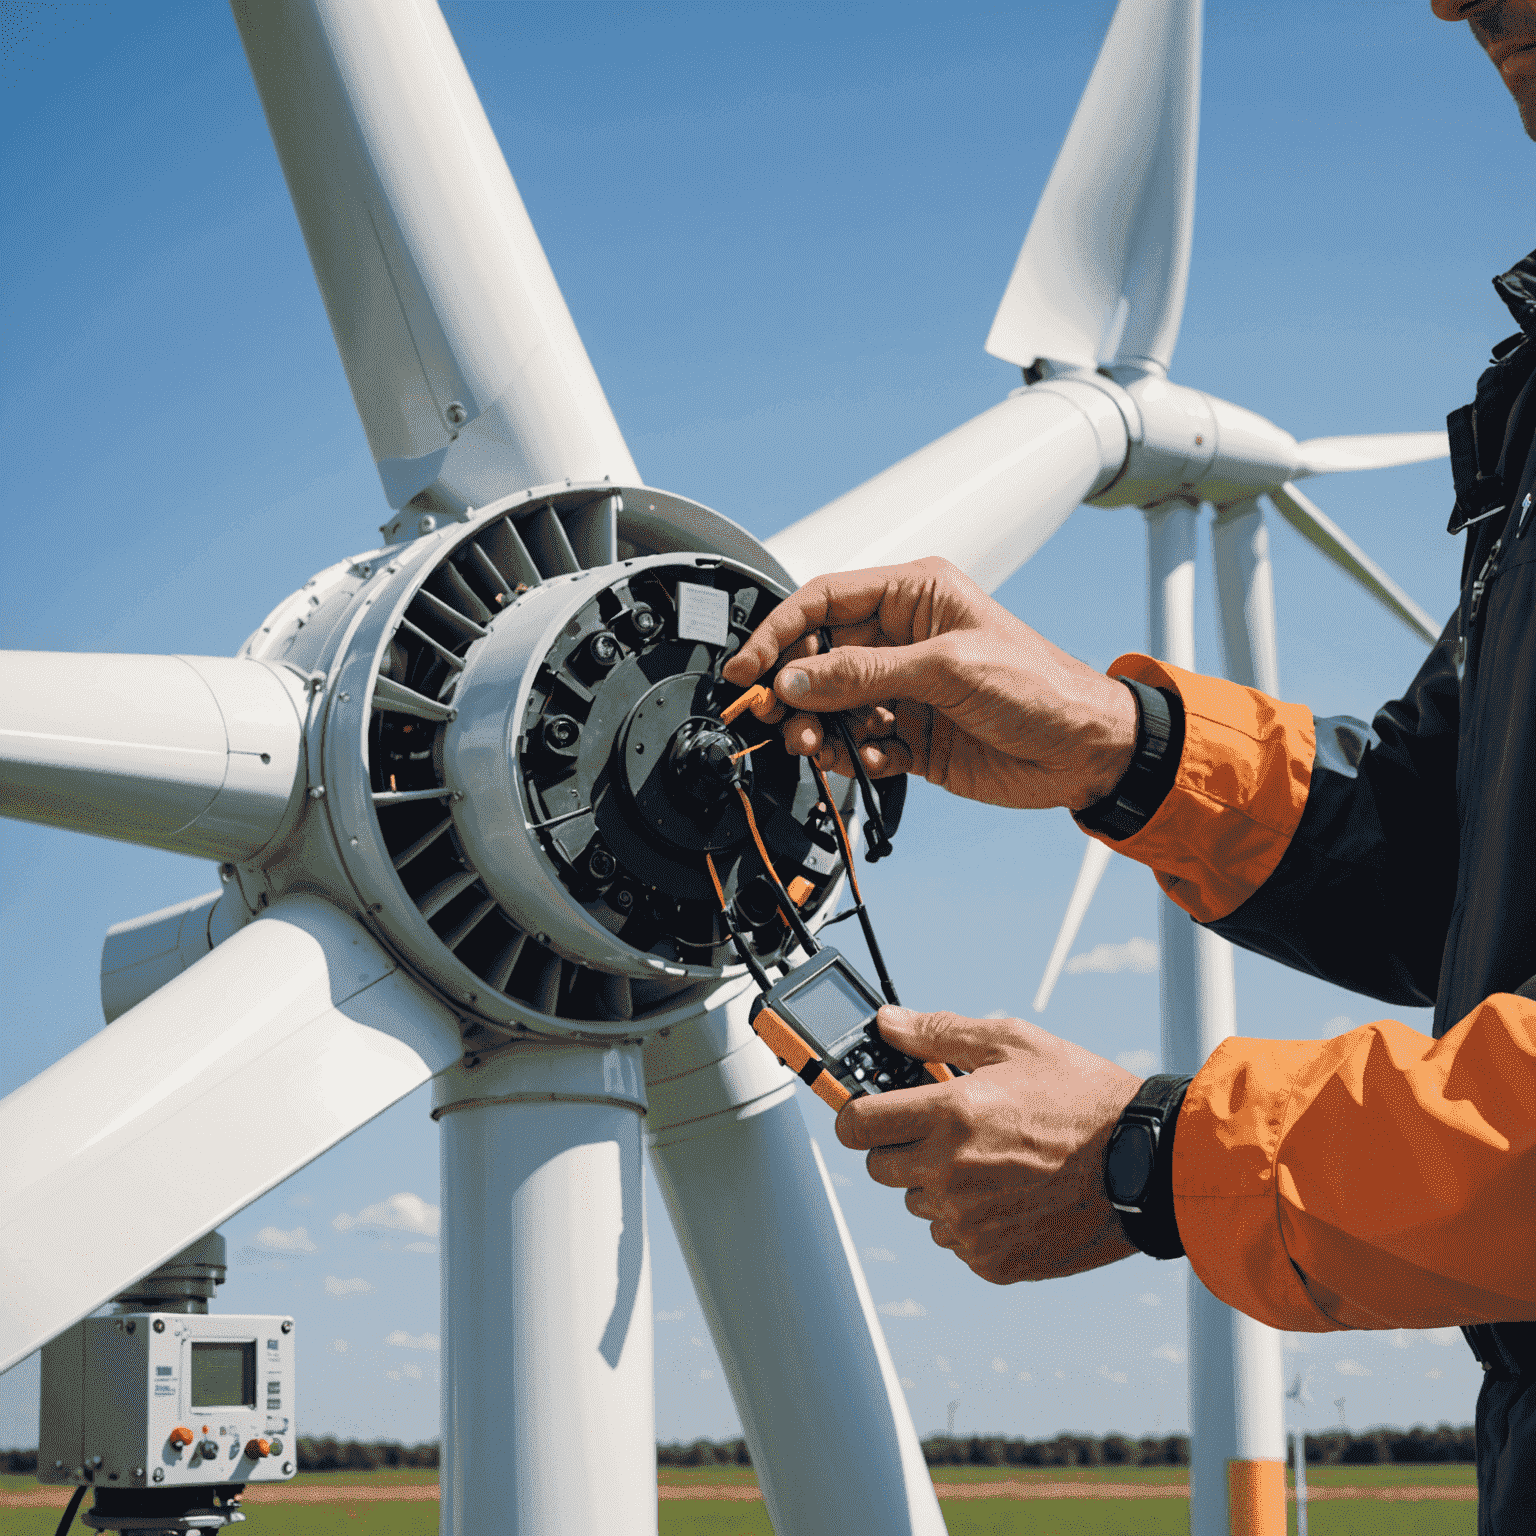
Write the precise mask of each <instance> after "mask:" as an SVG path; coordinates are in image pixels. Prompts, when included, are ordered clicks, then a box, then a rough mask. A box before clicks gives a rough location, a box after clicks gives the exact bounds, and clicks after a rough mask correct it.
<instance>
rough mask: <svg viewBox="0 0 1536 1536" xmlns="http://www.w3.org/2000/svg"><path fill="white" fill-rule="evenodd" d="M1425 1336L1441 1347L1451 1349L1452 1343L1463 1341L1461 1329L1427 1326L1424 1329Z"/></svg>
mask: <svg viewBox="0 0 1536 1536" xmlns="http://www.w3.org/2000/svg"><path fill="white" fill-rule="evenodd" d="M1424 1337H1425V1338H1426V1339H1428V1340H1429V1342H1430V1343H1431V1344H1434V1345H1436V1346H1437V1347H1438V1348H1440V1349H1449V1348H1450V1347H1451V1345H1452V1344H1460V1343H1461V1329H1460V1328H1426V1329H1425V1330H1424Z"/></svg>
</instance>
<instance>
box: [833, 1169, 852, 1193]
mask: <svg viewBox="0 0 1536 1536" xmlns="http://www.w3.org/2000/svg"><path fill="white" fill-rule="evenodd" d="M827 1172H828V1173H830V1174H831V1175H832V1184H833V1187H834V1188H836V1189H852V1188H853V1180H852V1179H850V1178H849V1177H848V1175H847V1174H846V1173H839V1172H838V1171H837V1169H836V1168H829V1169H828V1170H827Z"/></svg>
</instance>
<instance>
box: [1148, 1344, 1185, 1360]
mask: <svg viewBox="0 0 1536 1536" xmlns="http://www.w3.org/2000/svg"><path fill="white" fill-rule="evenodd" d="M1152 1358H1153V1359H1154V1360H1169V1361H1171V1362H1172V1363H1173V1364H1174V1365H1182V1364H1183V1363H1184V1351H1183V1350H1182V1349H1180V1348H1179V1347H1178V1345H1177V1344H1160V1345H1158V1347H1157V1348H1156V1349H1154V1350H1153V1351H1152Z"/></svg>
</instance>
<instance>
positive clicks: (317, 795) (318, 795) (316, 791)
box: [309, 784, 325, 800]
mask: <svg viewBox="0 0 1536 1536" xmlns="http://www.w3.org/2000/svg"><path fill="white" fill-rule="evenodd" d="M309 798H310V799H311V800H324V799H325V785H324V784H316V785H315V787H314V788H313V789H312V790H310V792H309Z"/></svg>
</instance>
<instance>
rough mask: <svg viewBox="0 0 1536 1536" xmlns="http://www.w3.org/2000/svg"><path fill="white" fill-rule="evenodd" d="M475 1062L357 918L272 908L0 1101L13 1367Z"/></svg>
mask: <svg viewBox="0 0 1536 1536" xmlns="http://www.w3.org/2000/svg"><path fill="white" fill-rule="evenodd" d="M461 1053H462V1046H461V1044H460V1038H459V1031H458V1027H457V1024H456V1021H455V1020H454V1018H453V1016H452V1015H451V1014H450V1013H449V1012H448V1010H447V1009H445V1008H444V1007H442V1005H441V1004H439V1003H437V1002H435V1001H434V1000H432V999H431V998H430V997H429V996H428V995H427V994H426V993H425V992H423V991H422V990H421V988H420V987H418V986H417V984H416V983H415V982H414V981H412V980H410V979H409V978H408V977H407V976H406V975H405V974H404V973H403V972H401V971H400V970H399V969H398V968H397V966H396V965H395V962H394V961H393V960H391V959H390V958H389V956H387V955H386V954H385V953H384V951H383V950H382V949H380V948H379V946H378V945H377V944H375V943H374V941H373V940H372V939H371V938H370V937H369V936H368V934H367V933H366V932H364V930H363V929H362V928H361V926H360V925H359V924H358V923H357V922H355V921H354V920H353V919H352V918H350V917H347V916H345V915H343V914H342V913H341V912H340V911H338V910H337V909H336V908H334V907H332V906H329V905H327V904H326V903H325V902H322V901H319V900H317V899H316V898H314V897H289V898H286V899H284V900H282V901H279V902H276V903H274V904H273V905H272V906H271V907H269V908H268V909H267V912H266V914H265V915H264V916H262V917H261V918H258V919H257V921H255V922H253V923H252V924H250V926H249V927H246V928H243V929H241V931H240V932H239V933H237V934H235V935H234V936H233V937H232V938H230V939H228V940H227V941H226V942H225V943H223V944H221V945H220V946H219V947H218V948H217V949H216V950H214V951H213V953H212V954H210V955H207V956H206V957H205V958H203V959H202V960H199V961H198V963H197V964H196V965H194V966H193V967H192V968H191V970H189V971H187V972H186V973H185V974H184V975H181V976H178V977H177V978H176V979H175V980H174V981H171V982H169V983H167V984H166V985H165V986H164V987H162V988H161V989H160V990H159V991H158V992H156V993H154V995H153V996H151V997H149V998H147V999H146V1000H145V1001H144V1002H142V1003H140V1004H139V1005H138V1007H136V1008H132V1009H130V1010H129V1011H128V1012H127V1013H125V1014H124V1015H123V1016H122V1017H121V1018H120V1019H118V1020H117V1022H116V1023H115V1024H111V1025H108V1026H107V1028H106V1029H104V1030H102V1032H101V1033H100V1034H98V1035H95V1036H93V1037H92V1038H91V1039H90V1040H88V1041H87V1042H86V1043H85V1044H84V1045H82V1046H81V1047H80V1048H79V1049H78V1050H75V1051H72V1052H71V1053H70V1054H69V1055H68V1056H66V1057H64V1059H63V1060H62V1061H58V1062H55V1063H54V1065H53V1066H51V1067H49V1068H48V1069H47V1070H46V1071H45V1072H43V1073H41V1074H40V1075H39V1076H38V1077H35V1078H34V1079H33V1080H32V1081H31V1082H30V1083H27V1084H26V1085H25V1086H24V1087H21V1088H18V1089H17V1090H16V1092H15V1093H13V1094H11V1095H10V1096H9V1097H7V1098H5V1099H4V1100H0V1145H4V1146H5V1147H6V1149H7V1151H6V1158H7V1163H6V1170H5V1180H4V1183H3V1185H0V1275H3V1277H4V1280H3V1284H4V1290H5V1296H6V1305H5V1306H4V1308H0V1370H5V1369H7V1368H9V1367H10V1366H11V1365H12V1364H14V1363H15V1362H16V1361H17V1360H19V1359H21V1358H22V1356H24V1355H26V1354H29V1353H30V1352H31V1351H32V1350H34V1349H36V1348H37V1347H38V1346H39V1345H40V1344H43V1343H45V1342H46V1341H47V1340H48V1339H50V1338H52V1337H53V1336H54V1335H55V1334H57V1333H59V1332H61V1331H62V1330H63V1329H65V1328H67V1327H69V1326H70V1324H71V1323H74V1322H76V1321H78V1320H79V1319H80V1318H82V1317H84V1316H85V1315H86V1313H88V1312H90V1311H91V1310H92V1309H94V1308H95V1307H98V1306H100V1305H101V1304H102V1303H103V1302H105V1301H107V1300H108V1299H110V1298H111V1297H112V1296H113V1295H115V1294H116V1293H117V1292H119V1291H121V1290H123V1288H124V1287H125V1286H128V1285H131V1284H132V1283H133V1282H134V1281H135V1280H137V1279H138V1278H139V1277H140V1276H142V1275H144V1274H146V1273H148V1272H149V1271H150V1270H151V1269H153V1268H154V1267H155V1266H156V1265H157V1264H160V1263H163V1262H164V1261H165V1260H166V1259H167V1258H169V1257H170V1256H171V1255H172V1254H174V1253H176V1252H178V1251H179V1250H181V1249H182V1248H184V1247H186V1245H187V1244H188V1243H189V1242H192V1241H193V1240H195V1239H196V1238H198V1237H200V1236H201V1235H202V1234H203V1233H205V1232H208V1231H210V1230H211V1229H212V1228H213V1227H215V1226H217V1225H218V1223H219V1222H221V1221H223V1220H224V1219H225V1218H226V1217H228V1216H231V1215H233V1214H234V1212H236V1211H238V1210H240V1209H241V1208H242V1207H243V1206H245V1205H248V1204H249V1203H250V1202H251V1201H252V1200H254V1199H255V1198H256V1197H257V1196H258V1195H260V1194H264V1193H265V1192H266V1191H267V1190H269V1189H271V1188H272V1187H273V1185H275V1184H277V1183H279V1182H280V1181H281V1180H282V1179H285V1178H287V1177H288V1175H289V1174H291V1173H293V1172H294V1171H295V1170H296V1169H298V1168H301V1167H303V1165H304V1164H305V1163H307V1162H309V1160H310V1159H311V1158H313V1157H317V1156H318V1155H319V1154H320V1153H321V1152H324V1151H325V1150H326V1148H327V1147H330V1146H333V1145H334V1144H335V1143H336V1142H338V1141H340V1140H341V1139H342V1137H343V1136H346V1135H348V1134H349V1133H350V1132H352V1131H355V1130H356V1129H357V1128H358V1126H360V1125H362V1124H363V1123H364V1122H365V1121H368V1120H371V1119H372V1118H373V1117H374V1116H375V1115H376V1114H378V1113H379V1112H380V1111H381V1110H384V1109H387V1108H388V1107H389V1106H390V1105H391V1104H393V1103H394V1102H395V1101H396V1100H397V1099H399V1098H402V1097H403V1096H404V1095H405V1094H407V1093H409V1092H410V1091H411V1089H413V1088H415V1087H417V1086H418V1085H419V1084H421V1083H424V1082H425V1081H426V1080H427V1079H428V1078H429V1077H430V1076H431V1075H432V1074H433V1073H435V1072H439V1071H441V1070H442V1069H443V1068H444V1067H446V1066H448V1065H449V1064H450V1063H451V1062H453V1061H456V1060H457V1059H458V1058H459V1056H460V1054H461Z"/></svg>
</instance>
